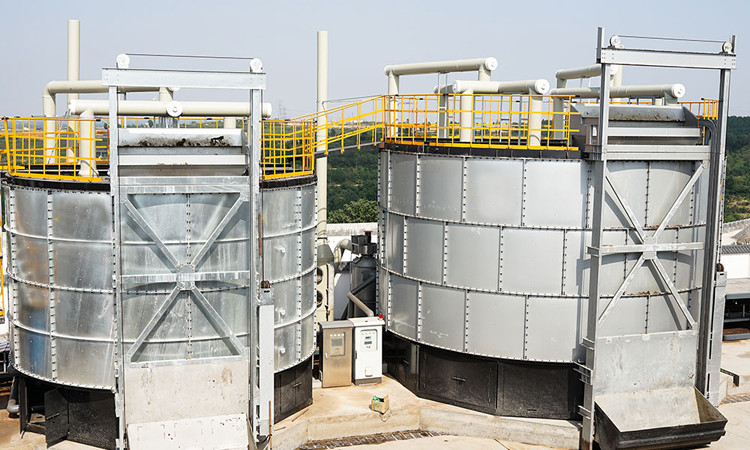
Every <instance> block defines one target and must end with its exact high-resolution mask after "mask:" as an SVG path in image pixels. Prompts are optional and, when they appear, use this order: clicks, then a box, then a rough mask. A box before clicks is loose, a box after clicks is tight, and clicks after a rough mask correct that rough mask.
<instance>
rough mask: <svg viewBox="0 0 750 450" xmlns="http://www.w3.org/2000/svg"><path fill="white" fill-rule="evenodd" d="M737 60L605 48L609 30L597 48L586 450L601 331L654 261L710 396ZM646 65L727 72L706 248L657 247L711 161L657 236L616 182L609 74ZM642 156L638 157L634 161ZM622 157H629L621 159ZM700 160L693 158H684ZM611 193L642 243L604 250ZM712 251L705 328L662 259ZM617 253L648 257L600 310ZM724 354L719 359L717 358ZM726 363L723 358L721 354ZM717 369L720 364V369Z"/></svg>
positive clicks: (706, 270) (715, 138)
mask: <svg viewBox="0 0 750 450" xmlns="http://www.w3.org/2000/svg"><path fill="white" fill-rule="evenodd" d="M730 44H731V46H732V49H731V51H732V52H733V51H734V44H735V39H734V36H732V38H731V40H730ZM735 60H736V56H735V55H734V53H721V54H706V53H684V52H671V51H654V50H625V49H622V48H616V47H615V46H609V45H608V43H607V42H605V37H604V28H602V27H600V28H599V29H598V42H597V62H598V63H599V64H601V66H602V71H601V87H600V92H601V95H600V100H599V125H598V134H599V141H598V144H597V145H596V147H595V148H596V151H595V153H594V158H593V161H591V165H592V171H591V172H592V177H593V186H594V190H593V194H592V195H593V212H592V238H591V246H590V248H589V250H588V253H589V255H590V262H591V265H590V270H591V272H590V279H589V281H590V285H589V301H588V313H587V331H586V337H584V338H583V346H584V348H585V349H586V362H585V365H582V366H581V367H580V368H579V371H580V372H581V374H582V375H583V376H582V379H583V380H584V382H585V384H584V400H583V405H581V406H580V407H579V410H580V413H581V415H582V417H583V424H582V429H581V440H580V447H581V448H582V449H587V450H588V449H591V448H593V445H594V412H595V411H594V408H595V404H596V381H597V380H596V371H595V367H596V364H595V363H596V342H597V337H598V328H599V325H600V324H601V322H602V321H603V320H604V319H605V318H606V316H607V315H608V314H609V313H610V312H611V311H612V307H613V306H614V305H615V303H616V302H617V300H618V299H619V298H620V297H621V296H622V294H623V293H624V292H625V291H626V289H627V286H628V285H629V284H630V281H632V279H633V277H634V276H635V273H636V271H637V270H638V268H639V267H641V266H642V265H643V263H644V262H645V261H647V260H648V261H650V262H651V263H652V264H653V265H654V267H655V268H656V269H657V272H658V273H659V274H660V277H661V278H662V281H663V282H664V283H665V284H666V285H667V287H668V289H669V291H670V293H671V294H672V302H673V305H675V306H678V307H679V309H680V310H681V311H682V313H683V314H684V316H685V317H686V319H687V321H688V324H689V325H690V327H691V328H694V327H696V326H699V339H698V342H699V348H698V353H699V355H698V367H697V375H698V376H697V377H696V378H697V380H696V386H697V387H698V389H699V390H700V391H701V392H702V393H704V395H707V394H708V388H709V386H708V383H709V374H708V373H707V367H706V360H707V358H708V357H709V355H710V343H711V329H710V327H711V320H710V318H711V317H712V315H713V313H714V309H713V308H714V305H713V303H714V298H713V296H714V286H715V283H716V263H717V261H718V255H719V249H720V246H719V245H720V239H721V221H722V206H723V189H722V187H723V180H724V176H725V166H724V160H725V136H726V122H727V118H728V110H729V109H728V106H729V105H728V101H729V81H730V71H731V69H733V68H734V67H735ZM613 64H618V65H640V66H655V67H683V68H694V69H714V70H719V71H720V90H719V114H718V120H717V127H716V128H717V130H716V132H715V133H713V135H712V136H711V144H712V145H711V152H710V161H709V164H710V166H709V167H710V175H709V177H710V180H709V194H708V195H709V202H708V203H709V210H708V220H707V230H706V231H707V232H706V238H705V242H704V243H698V242H694V243H685V244H659V243H658V242H657V239H658V236H659V234H661V232H662V231H663V230H664V228H665V227H666V226H667V224H668V222H669V220H670V219H671V217H672V216H673V215H674V213H675V212H676V210H677V208H678V207H679V205H680V204H681V203H682V201H683V200H684V199H685V198H686V196H687V194H688V193H689V192H690V190H691V189H692V187H693V186H694V184H695V182H696V181H697V179H698V177H700V175H701V173H702V172H703V169H704V165H705V161H703V162H702V163H701V164H700V165H698V167H697V168H696V171H695V172H694V174H693V176H692V177H691V179H690V181H689V182H688V183H687V185H686V186H685V187H684V188H683V190H682V191H681V193H680V195H679V196H678V198H677V199H676V200H675V202H674V203H673V205H672V207H671V208H670V210H669V212H668V213H667V215H666V217H665V218H664V220H663V221H662V223H661V224H660V225H659V227H658V229H657V230H656V232H655V233H654V234H653V235H651V236H647V235H646V234H645V232H644V231H643V228H642V227H641V226H640V224H639V223H638V221H637V219H636V217H635V215H634V214H633V212H632V210H631V209H630V208H629V206H628V205H627V203H626V202H625V201H624V198H623V197H622V196H621V195H620V194H619V192H620V191H618V189H617V187H616V186H615V184H614V182H613V180H612V178H611V177H610V176H609V170H608V169H607V161H608V155H607V150H608V137H609V100H610V85H609V76H610V73H611V71H612V65H613ZM634 156H635V155H634ZM671 156H672V155H670V154H665V155H664V157H663V158H662V159H664V160H670V159H674V158H671ZM699 158H700V156H699V154H696V157H695V160H699ZM618 159H621V158H618ZM683 159H693V158H683ZM607 194H609V195H610V196H611V197H612V199H613V200H614V201H615V204H616V205H617V208H618V209H619V210H620V212H621V213H622V214H623V215H624V216H625V218H626V219H627V220H628V222H629V224H630V225H631V226H632V227H633V228H634V229H635V230H636V236H637V239H638V240H640V242H639V243H637V244H635V245H625V246H616V247H608V248H606V249H605V248H603V246H602V240H603V232H604V226H603V213H604V206H605V196H606V195H607ZM701 249H703V250H704V251H705V255H706V258H705V262H704V267H703V274H702V282H703V289H702V294H701V318H700V321H699V323H696V321H695V320H693V319H692V317H691V315H690V313H689V311H688V310H687V308H686V306H685V304H684V302H683V301H682V299H681V298H680V295H679V292H678V291H677V290H676V288H675V287H674V285H673V284H672V283H671V281H670V280H669V276H668V274H667V273H666V271H665V270H664V268H663V266H662V265H661V263H660V262H659V260H658V258H657V257H656V255H657V252H658V251H698V250H701ZM614 253H640V257H639V259H638V261H637V262H636V264H635V266H634V267H633V268H632V270H631V271H630V273H629V274H628V276H627V277H626V279H625V280H624V282H623V283H622V285H621V286H620V288H619V289H618V290H617V294H616V295H615V297H614V298H613V299H612V300H611V301H610V302H609V304H608V305H607V306H606V307H605V308H604V311H602V312H601V313H600V311H599V301H600V299H601V283H600V276H601V267H602V258H603V257H604V256H605V255H607V254H614ZM716 357H717V355H713V358H716ZM718 357H720V355H719V356H718ZM715 364H716V363H715V362H714V365H715Z"/></svg>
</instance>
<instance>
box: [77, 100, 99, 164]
mask: <svg viewBox="0 0 750 450" xmlns="http://www.w3.org/2000/svg"><path fill="white" fill-rule="evenodd" d="M80 117H81V119H89V120H81V121H80V122H79V127H80V128H79V133H80V136H79V137H80V140H79V141H78V156H79V157H80V158H82V159H81V166H80V169H79V171H78V175H79V176H82V177H91V176H96V175H98V172H97V170H96V161H94V157H95V156H96V131H95V129H94V120H93V119H94V112H93V111H92V110H90V109H87V110H85V111H82V112H81V115H80Z"/></svg>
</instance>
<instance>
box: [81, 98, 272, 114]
mask: <svg viewBox="0 0 750 450" xmlns="http://www.w3.org/2000/svg"><path fill="white" fill-rule="evenodd" d="M180 109H181V114H175V113H176V112H178V111H180ZM68 110H69V111H70V114H72V115H79V114H82V113H83V112H84V111H87V110H90V111H91V112H92V113H93V114H94V115H97V116H99V115H105V114H108V113H109V100H73V101H71V102H70V104H69V105H68ZM117 113H118V114H121V115H125V116H127V115H131V116H172V117H177V116H185V117H213V116H219V117H248V116H250V104H248V103H245V102H177V101H171V102H164V101H156V102H155V101H150V100H121V101H119V102H117ZM272 113H273V107H272V105H271V104H270V103H263V106H262V108H261V114H262V117H263V118H264V119H266V118H268V117H271V114H272Z"/></svg>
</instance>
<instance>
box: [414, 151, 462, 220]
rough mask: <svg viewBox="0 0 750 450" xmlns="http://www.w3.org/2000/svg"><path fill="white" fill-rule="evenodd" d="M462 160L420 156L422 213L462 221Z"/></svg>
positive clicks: (420, 210)
mask: <svg viewBox="0 0 750 450" xmlns="http://www.w3.org/2000/svg"><path fill="white" fill-rule="evenodd" d="M462 179H463V159H458V158H441V157H434V156H422V157H420V158H419V199H418V201H419V215H420V216H422V217H431V218H435V219H445V220H455V221H459V220H461V208H462V206H461V205H462V197H463V188H462V185H461V182H462Z"/></svg>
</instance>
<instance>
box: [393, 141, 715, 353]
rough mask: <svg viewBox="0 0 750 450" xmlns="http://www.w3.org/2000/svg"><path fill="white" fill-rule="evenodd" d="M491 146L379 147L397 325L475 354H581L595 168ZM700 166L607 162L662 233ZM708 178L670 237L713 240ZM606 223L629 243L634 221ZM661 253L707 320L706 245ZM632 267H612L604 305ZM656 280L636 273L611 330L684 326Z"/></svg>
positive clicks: (420, 339) (427, 340) (611, 262)
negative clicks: (703, 300)
mask: <svg viewBox="0 0 750 450" xmlns="http://www.w3.org/2000/svg"><path fill="white" fill-rule="evenodd" d="M480 152H481V153H480ZM491 152H492V154H490V151H488V150H486V149H479V151H477V152H474V151H472V150H471V149H465V148H464V149H460V148H455V149H450V151H449V152H447V151H445V150H444V149H442V150H440V149H433V151H431V150H430V149H429V148H427V149H425V148H421V147H420V148H416V147H415V148H410V147H408V146H396V145H388V144H386V146H385V148H384V149H383V150H381V153H380V164H379V167H380V189H379V192H380V196H379V197H380V200H379V204H380V224H379V226H380V236H381V237H382V241H381V242H382V245H381V251H380V254H379V307H380V311H381V312H382V313H384V315H385V316H386V318H387V321H386V324H387V329H388V330H389V331H390V332H391V333H394V334H396V335H398V336H400V337H403V338H406V339H408V340H410V341H412V342H416V343H419V344H426V345H429V346H433V347H438V348H442V349H447V350H452V351H455V352H460V353H465V354H471V355H480V356H489V357H493V358H503V359H511V360H522V361H542V362H562V363H566V362H567V363H570V362H580V361H582V359H583V356H584V355H583V347H582V345H581V344H580V342H581V338H582V336H585V326H586V311H587V309H586V304H587V301H588V287H589V285H588V277H589V270H588V257H587V255H586V251H587V250H586V247H587V245H589V244H590V240H591V228H592V223H591V211H592V202H591V196H592V193H593V187H592V180H591V178H590V176H589V171H590V163H589V162H588V161H587V160H584V159H580V157H579V158H576V159H564V158H565V157H566V155H565V152H560V153H561V156H562V158H563V159H548V158H541V157H539V156H536V157H522V156H518V155H517V154H518V153H522V152H515V153H512V152H511V151H509V150H508V151H505V152H503V151H502V150H498V151H497V152H495V151H494V150H493V151H491ZM528 153H529V154H532V153H533V152H528ZM538 153H539V152H537V154H538ZM480 155H482V156H480ZM695 164H700V162H698V163H695V162H692V161H669V162H656V161H654V162H646V161H644V162H610V163H609V169H610V171H611V172H612V174H613V178H614V180H615V181H616V183H617V185H618V187H619V188H620V190H621V191H622V192H625V193H626V196H627V201H628V203H629V204H630V205H632V206H633V208H634V209H635V213H636V215H637V216H638V219H639V220H640V221H641V224H644V225H643V226H644V228H651V229H654V228H656V227H658V225H659V224H660V222H661V220H662V218H663V217H664V216H665V215H666V213H667V211H668V210H669V208H670V207H671V205H672V202H673V201H674V199H675V198H676V197H677V196H678V194H679V193H680V191H681V190H682V188H683V186H685V185H686V183H687V182H688V180H689V179H690V178H691V175H692V174H693V173H694V171H695V168H696V166H695ZM707 183H708V176H707V175H706V174H704V175H703V176H702V177H701V178H700V179H699V181H698V183H697V184H696V186H695V187H694V188H693V189H692V190H691V192H690V194H689V199H688V201H685V202H684V203H683V204H682V205H681V206H680V207H679V208H678V209H677V212H676V214H675V215H674V217H673V218H672V219H671V220H670V221H669V224H668V226H667V229H666V230H665V231H664V236H665V237H667V239H663V240H664V242H680V243H682V242H700V241H702V240H703V239H704V233H705V220H704V219H702V218H704V217H705V216H706V211H707V198H708V184H707ZM608 201H611V200H609V199H608ZM604 220H605V227H606V231H605V233H604V236H605V237H604V239H605V244H606V245H617V244H626V243H629V242H632V240H633V236H634V230H633V229H632V228H631V227H630V226H629V225H624V224H625V223H626V221H625V220H624V219H623V218H621V217H617V216H615V215H614V214H613V213H611V212H610V213H608V215H607V216H606V217H605V219H604ZM658 257H659V259H660V260H661V262H662V263H663V264H664V266H665V267H667V268H668V270H669V271H670V275H671V276H672V280H673V281H674V283H675V285H676V286H677V288H678V289H679V290H680V292H683V293H686V294H683V295H686V296H687V298H689V303H688V308H689V309H690V312H691V313H692V315H693V316H694V317H695V318H696V319H697V318H698V314H699V311H698V308H699V303H700V302H699V297H700V291H701V273H702V265H703V261H702V257H701V252H693V253H690V252H684V253H683V252H678V253H664V254H661V253H660V254H659V255H658ZM635 262H636V261H635V259H634V258H633V257H632V256H631V257H626V256H624V255H619V256H616V257H612V258H610V259H608V260H606V261H605V264H604V265H603V268H602V280H603V282H602V287H603V300H602V301H603V302H608V301H609V300H610V299H611V298H612V297H613V295H614V294H615V291H616V289H617V288H618V287H619V286H620V284H621V283H622V281H623V280H624V278H625V277H626V276H627V274H628V271H629V269H630V268H632V267H633V265H634V264H635ZM656 278H657V277H656V276H649V274H647V273H646V271H643V270H641V271H640V272H639V273H638V275H637V277H636V279H635V280H634V281H633V283H632V284H631V285H630V288H629V289H628V291H627V292H626V296H625V297H623V298H622V299H621V300H620V302H619V303H618V305H617V309H618V310H619V311H625V313H624V314H620V315H619V316H618V317H620V318H623V319H622V320H618V321H613V320H610V321H606V322H605V323H604V325H603V326H602V327H601V328H600V333H601V335H603V336H607V335H612V334H629V333H633V334H634V333H645V332H658V331H667V330H674V329H676V327H675V320H682V321H683V323H682V325H683V328H684V319H676V318H675V317H678V316H679V315H675V314H674V313H673V311H672V309H671V307H670V303H669V301H668V299H667V298H666V292H667V288H666V287H665V286H661V285H660V284H659V283H657V282H656Z"/></svg>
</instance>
